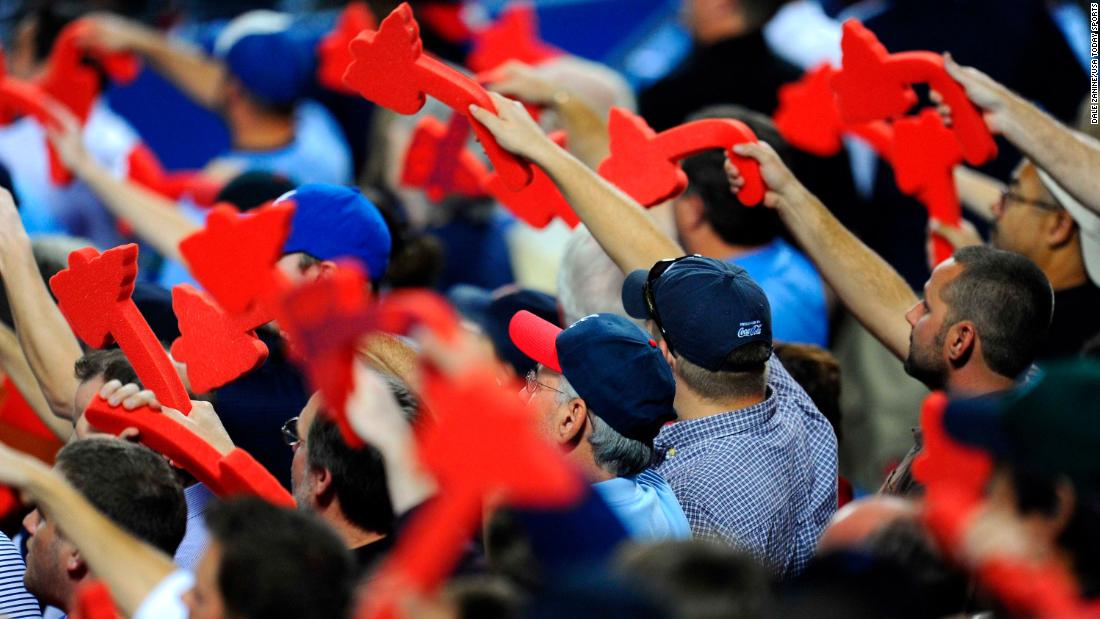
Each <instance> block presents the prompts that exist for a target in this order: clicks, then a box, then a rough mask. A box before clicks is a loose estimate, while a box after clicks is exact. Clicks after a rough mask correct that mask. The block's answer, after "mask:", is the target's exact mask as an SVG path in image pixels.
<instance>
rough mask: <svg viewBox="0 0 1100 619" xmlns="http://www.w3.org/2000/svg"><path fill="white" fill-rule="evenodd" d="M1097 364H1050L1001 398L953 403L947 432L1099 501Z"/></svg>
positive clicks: (1099, 379)
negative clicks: (1064, 481) (1066, 482)
mask: <svg viewBox="0 0 1100 619" xmlns="http://www.w3.org/2000/svg"><path fill="white" fill-rule="evenodd" d="M1098 386H1100V362H1098V361H1096V360H1092V359H1076V360H1073V361H1062V362H1059V363H1052V364H1050V365H1047V366H1046V367H1045V368H1044V369H1043V374H1042V376H1040V377H1039V378H1036V379H1033V380H1031V381H1029V382H1027V383H1025V384H1023V385H1021V386H1020V387H1017V388H1016V389H1014V390H1011V391H1008V392H1002V393H1000V394H994V395H988V396H982V397H976V398H965V399H953V400H951V401H950V402H949V403H948V404H947V409H946V410H945V411H944V417H943V425H944V429H945V430H947V433H948V434H949V435H950V436H951V437H952V438H954V439H955V440H957V441H959V442H960V443H963V444H966V445H969V446H972V447H977V448H979V449H982V450H983V451H985V452H987V453H989V454H990V455H992V456H993V457H994V458H996V459H997V460H1000V461H1002V462H1009V463H1011V464H1012V466H1013V467H1018V468H1020V469H1023V470H1026V471H1029V472H1031V473H1034V474H1039V475H1043V476H1046V477H1049V478H1057V477H1061V476H1065V477H1068V478H1069V479H1070V480H1072V481H1073V483H1074V486H1075V488H1076V489H1077V491H1078V492H1085V493H1089V494H1090V495H1091V496H1092V497H1094V498H1100V449H1097V445H1100V399H1098V398H1097V397H1096V390H1097V387H1098Z"/></svg>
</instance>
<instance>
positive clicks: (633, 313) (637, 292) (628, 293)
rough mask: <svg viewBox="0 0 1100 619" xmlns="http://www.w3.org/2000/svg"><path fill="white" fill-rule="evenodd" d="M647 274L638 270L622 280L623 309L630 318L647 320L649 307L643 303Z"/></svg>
mask: <svg viewBox="0 0 1100 619" xmlns="http://www.w3.org/2000/svg"><path fill="white" fill-rule="evenodd" d="M648 278H649V273H648V272H646V271H645V270H644V269H638V270H637V271H634V272H633V273H631V274H630V275H627V276H626V279H625V280H623V309H625V310H626V313H627V314H629V315H630V317H631V318H637V319H638V320H647V319H649V318H650V316H649V307H647V306H646V302H645V283H646V279H648Z"/></svg>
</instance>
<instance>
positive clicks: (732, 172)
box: [725, 142, 808, 211]
mask: <svg viewBox="0 0 1100 619" xmlns="http://www.w3.org/2000/svg"><path fill="white" fill-rule="evenodd" d="M733 152H735V153H737V154H738V155H741V156H742V157H749V158H751V159H755V160H756V161H757V163H759V164H760V176H761V178H762V179H763V180H764V184H765V185H767V188H768V189H767V191H766V192H765V193H764V206H767V207H769V208H774V209H779V210H781V211H782V210H784V209H785V208H790V207H792V206H794V205H795V204H797V203H798V201H799V200H802V199H805V197H806V196H807V195H808V192H807V191H806V188H805V187H803V186H802V183H800V182H798V179H797V178H795V176H794V174H792V173H791V171H790V169H789V168H787V165H786V164H784V163H783V160H782V159H780V158H779V154H778V153H776V152H775V149H773V148H772V147H771V146H770V145H768V144H767V143H766V142H754V143H750V144H737V145H735V146H734V147H733ZM725 170H726V177H727V178H728V179H729V183H730V191H731V192H733V194H734V195H737V194H738V193H739V192H740V191H741V190H742V189H743V188H744V187H745V177H744V175H743V174H742V173H741V171H740V170H739V169H738V168H737V166H735V165H734V164H733V163H732V162H731V161H729V160H728V159H727V160H726V163H725Z"/></svg>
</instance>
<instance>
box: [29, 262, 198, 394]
mask: <svg viewBox="0 0 1100 619" xmlns="http://www.w3.org/2000/svg"><path fill="white" fill-rule="evenodd" d="M137 256H138V247H137V245H134V244H132V243H131V244H128V245H122V246H119V247H115V248H113V249H109V250H107V251H105V252H103V253H102V254H100V253H99V252H98V251H96V250H95V249H94V248H91V247H86V248H84V249H79V250H77V251H74V252H73V253H71V254H69V268H67V269H65V270H64V271H61V272H59V273H58V274H56V275H54V276H53V277H52V278H50V289H51V290H52V291H53V293H54V296H55V297H57V305H58V308H59V309H60V310H61V313H62V314H63V315H64V316H65V319H66V320H67V321H68V322H69V326H70V327H72V330H73V333H75V334H76V335H77V337H79V338H80V339H81V340H83V341H84V343H85V344H87V345H88V346H91V347H92V348H103V347H104V346H107V345H108V344H110V343H111V342H112V341H114V342H118V346H119V348H121V349H122V351H123V352H124V353H126V358H127V359H129V360H130V363H132V364H133V366H134V370H135V371H136V372H137V375H138V377H139V378H141V382H142V384H143V385H145V386H146V387H147V388H148V389H151V390H152V391H153V393H155V394H156V396H157V400H158V401H160V402H161V403H163V404H164V405H165V406H170V407H172V408H175V409H177V410H179V411H182V412H183V413H187V412H188V411H190V410H191V400H190V398H189V397H188V396H187V390H186V389H184V386H183V381H181V380H180V377H179V374H178V373H177V372H176V368H175V366H173V365H172V361H171V360H170V359H169V358H168V355H166V354H165V352H164V348H163V347H162V346H161V344H160V342H159V341H158V340H157V337H156V335H154V334H153V330H152V329H150V328H149V324H148V323H147V322H145V318H144V317H143V316H142V315H141V312H140V311H138V308H137V306H136V305H134V301H133V299H131V298H130V296H131V295H132V294H133V292H134V280H135V279H136V277H137Z"/></svg>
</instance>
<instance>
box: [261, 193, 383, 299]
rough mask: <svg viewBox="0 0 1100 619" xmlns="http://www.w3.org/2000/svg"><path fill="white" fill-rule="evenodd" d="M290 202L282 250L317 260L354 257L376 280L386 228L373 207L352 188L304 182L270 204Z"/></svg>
mask: <svg viewBox="0 0 1100 619" xmlns="http://www.w3.org/2000/svg"><path fill="white" fill-rule="evenodd" d="M283 202H293V203H294V205H295V206H294V217H293V218H292V219H291V222H290V237H289V238H287V240H286V244H285V245H283V253H286V254H292V253H295V252H304V253H307V254H309V255H310V256H313V257H314V258H317V259H319V260H335V259H337V258H355V259H358V260H359V261H360V262H362V263H363V266H365V267H366V269H367V273H368V274H369V275H370V278H371V280H372V281H380V280H381V279H382V277H383V276H384V275H385V274H386V266H387V265H388V264H389V261H390V248H391V245H392V241H391V238H390V230H389V228H387V227H386V221H385V220H384V219H383V218H382V213H380V212H379V211H378V207H377V206H375V205H374V203H372V202H371V201H370V200H368V199H367V198H366V197H365V196H364V195H363V194H361V193H359V191H358V190H356V189H351V188H349V187H342V186H340V185H329V184H325V183H309V184H306V185H302V186H300V187H298V188H297V189H295V190H294V191H289V192H287V193H285V194H283V195H282V196H280V197H279V199H277V200H275V203H276V204H280V203H283Z"/></svg>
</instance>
